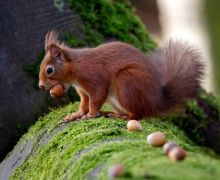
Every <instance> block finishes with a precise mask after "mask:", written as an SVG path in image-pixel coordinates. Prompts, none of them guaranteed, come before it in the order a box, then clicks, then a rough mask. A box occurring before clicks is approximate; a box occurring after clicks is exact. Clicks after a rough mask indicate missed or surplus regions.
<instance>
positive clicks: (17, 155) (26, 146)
mask: <svg viewBox="0 0 220 180" xmlns="http://www.w3.org/2000/svg"><path fill="white" fill-rule="evenodd" d="M77 108H78V103H75V104H71V105H68V106H66V107H64V108H61V109H56V110H52V111H51V112H50V113H49V114H48V115H46V116H44V117H42V118H40V119H39V120H38V121H37V123H36V124H35V125H33V126H32V127H31V128H30V129H29V131H28V133H26V134H25V135H24V136H23V137H22V138H21V139H20V141H19V143H18V144H17V146H16V147H15V148H14V150H13V151H12V152H11V153H10V154H9V155H8V156H7V158H6V159H5V160H4V161H3V162H2V164H1V165H0V171H1V174H0V179H4V178H7V177H10V179H106V178H107V177H108V169H109V167H111V166H112V165H114V164H117V163H122V164H124V166H125V174H124V176H123V177H122V179H123V178H128V179H169V180H170V179H175V180H176V179H183V178H184V179H217V177H220V167H219V160H218V159H217V156H216V155H215V154H214V153H211V152H210V151H207V149H205V148H201V147H199V146H197V145H196V144H195V143H193V142H192V141H191V140H189V139H188V138H187V136H186V135H185V134H184V133H183V132H182V131H181V130H180V129H179V128H177V127H176V126H174V125H173V124H172V122H171V121H161V120H160V119H149V120H147V121H146V120H142V121H141V124H142V126H143V130H142V131H140V132H129V131H127V129H126V123H127V122H126V121H123V120H120V119H108V118H103V117H100V118H95V119H90V120H81V121H75V122H71V123H63V122H62V117H64V116H65V115H66V114H68V113H70V112H71V111H75V110H77ZM104 109H108V106H106V107H104ZM155 131H161V132H164V133H165V134H166V137H167V140H168V141H175V142H176V143H177V144H179V145H180V146H181V147H183V148H184V149H186V150H187V151H188V157H187V158H186V160H184V161H182V162H177V163H173V162H171V161H170V160H169V159H168V157H167V156H165V155H164V153H163V152H162V149H161V148H155V147H151V146H150V145H148V144H147V143H146V137H147V135H148V134H149V133H151V132H155Z"/></svg>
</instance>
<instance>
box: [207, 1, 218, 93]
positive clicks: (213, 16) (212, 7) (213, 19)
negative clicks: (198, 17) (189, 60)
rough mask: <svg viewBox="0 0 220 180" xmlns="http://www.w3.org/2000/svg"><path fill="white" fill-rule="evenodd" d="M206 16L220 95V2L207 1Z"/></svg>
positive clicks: (216, 86)
mask: <svg viewBox="0 0 220 180" xmlns="http://www.w3.org/2000/svg"><path fill="white" fill-rule="evenodd" d="M204 2H205V6H204V7H205V15H206V18H207V24H208V29H209V32H210V33H209V35H210V37H211V48H210V50H211V51H212V55H213V60H214V61H213V64H214V65H213V70H214V78H215V88H216V89H215V91H216V93H217V94H220V71H219V68H220V51H219V49H220V23H219V19H220V1H219V0H211V1H210V0H205V1H204Z"/></svg>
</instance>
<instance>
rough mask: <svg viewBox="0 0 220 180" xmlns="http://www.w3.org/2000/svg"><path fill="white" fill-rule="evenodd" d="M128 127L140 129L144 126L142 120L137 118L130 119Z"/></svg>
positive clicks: (132, 129) (134, 129) (133, 129)
mask: <svg viewBox="0 0 220 180" xmlns="http://www.w3.org/2000/svg"><path fill="white" fill-rule="evenodd" d="M127 129H128V131H140V130H142V126H141V124H140V122H138V121H136V120H129V121H128V123H127Z"/></svg>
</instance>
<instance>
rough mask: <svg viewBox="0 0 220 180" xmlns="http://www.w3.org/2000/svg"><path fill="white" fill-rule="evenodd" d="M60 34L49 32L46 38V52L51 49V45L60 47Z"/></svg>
mask: <svg viewBox="0 0 220 180" xmlns="http://www.w3.org/2000/svg"><path fill="white" fill-rule="evenodd" d="M58 35H59V33H58V32H56V31H49V32H48V33H47V34H46V36H45V51H48V50H49V49H50V46H51V45H57V46H59V45H60V41H59V40H58Z"/></svg>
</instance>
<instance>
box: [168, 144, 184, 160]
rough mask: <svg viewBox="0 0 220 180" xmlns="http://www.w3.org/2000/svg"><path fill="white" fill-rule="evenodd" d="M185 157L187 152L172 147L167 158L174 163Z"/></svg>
mask: <svg viewBox="0 0 220 180" xmlns="http://www.w3.org/2000/svg"><path fill="white" fill-rule="evenodd" d="M186 156H187V152H186V151H185V150H184V149H182V148H181V147H174V148H172V149H171V150H170V151H169V153H168V157H169V158H170V159H171V160H172V161H174V162H175V161H181V160H184V159H185V158H186Z"/></svg>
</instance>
